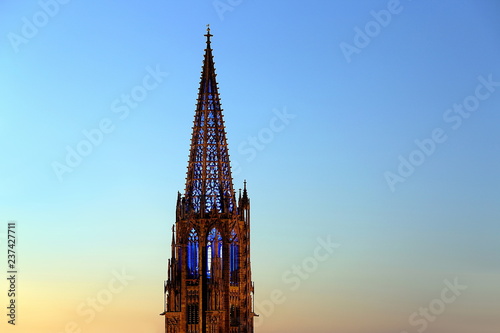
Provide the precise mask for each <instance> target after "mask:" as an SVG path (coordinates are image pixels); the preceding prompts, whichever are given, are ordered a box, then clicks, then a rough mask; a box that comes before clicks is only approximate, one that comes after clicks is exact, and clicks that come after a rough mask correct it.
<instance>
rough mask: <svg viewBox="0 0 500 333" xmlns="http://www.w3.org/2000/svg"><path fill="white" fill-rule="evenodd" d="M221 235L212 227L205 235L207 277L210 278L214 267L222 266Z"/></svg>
mask: <svg viewBox="0 0 500 333" xmlns="http://www.w3.org/2000/svg"><path fill="white" fill-rule="evenodd" d="M221 258H222V236H221V234H220V233H219V231H217V229H215V228H213V229H212V230H211V231H210V232H209V233H208V237H207V265H206V267H207V277H208V278H211V277H212V275H213V273H214V269H216V268H217V269H221V268H222V266H221V264H222V260H220V259H221Z"/></svg>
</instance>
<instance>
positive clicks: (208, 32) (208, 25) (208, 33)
mask: <svg viewBox="0 0 500 333" xmlns="http://www.w3.org/2000/svg"><path fill="white" fill-rule="evenodd" d="M205 36H206V37H207V42H208V43H209V42H210V37H212V36H213V35H212V34H211V33H210V24H207V34H206V35H205Z"/></svg>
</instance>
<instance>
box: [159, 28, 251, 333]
mask: <svg viewBox="0 0 500 333" xmlns="http://www.w3.org/2000/svg"><path fill="white" fill-rule="evenodd" d="M205 36H206V37H207V47H206V49H205V58H204V60H203V70H202V74H201V81H200V88H199V91H198V102H197V106H196V113H195V117H194V125H193V134H192V138H191V148H190V154H189V161H188V168H187V169H188V171H187V177H186V188H185V191H184V195H181V194H180V193H179V194H178V197H177V211H176V221H175V226H174V228H173V229H172V257H171V259H170V260H169V262H168V280H167V281H165V290H164V292H165V311H164V312H163V313H162V315H163V316H165V332H166V333H181V332H189V333H194V332H203V333H227V332H229V333H249V332H253V317H254V311H253V283H252V280H251V270H250V199H249V198H248V194H247V189H246V182H245V185H244V189H243V193H241V190H240V193H239V195H238V199H236V195H235V193H234V189H233V179H232V176H231V166H230V161H229V153H228V147H227V142H226V132H225V126H224V119H223V116H222V108H221V103H220V98H219V93H218V87H217V82H216V74H215V67H214V61H213V56H212V49H211V45H210V37H212V35H211V34H210V28H208V29H207V34H206V35H205Z"/></svg>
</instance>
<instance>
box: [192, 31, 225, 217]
mask: <svg viewBox="0 0 500 333" xmlns="http://www.w3.org/2000/svg"><path fill="white" fill-rule="evenodd" d="M205 36H206V37H207V48H206V49H205V59H204V61H203V71H202V74H201V81H200V88H199V92H198V103H197V106H196V114H195V119H194V126H193V135H192V138H191V151H190V155H189V163H188V171H187V177H186V191H185V197H186V199H187V200H188V202H189V205H190V208H191V209H193V210H194V211H195V212H210V211H212V210H216V211H217V212H220V213H222V212H228V211H229V212H232V211H233V209H234V205H235V203H234V190H233V185H232V177H231V166H230V163H229V153H228V147H227V142H226V133H225V130H224V119H223V116H222V108H221V104H220V98H219V93H218V88H217V81H216V74H215V68H214V61H213V56H212V49H211V46H210V37H211V36H212V35H211V34H210V32H208V33H207V34H206V35H205Z"/></svg>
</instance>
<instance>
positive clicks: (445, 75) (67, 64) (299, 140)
mask: <svg viewBox="0 0 500 333" xmlns="http://www.w3.org/2000/svg"><path fill="white" fill-rule="evenodd" d="M62 2H64V1H61V2H56V1H55V0H54V1H50V0H45V1H44V0H42V1H40V2H36V1H27V2H23V3H17V2H13V1H10V2H3V3H2V4H0V12H1V13H2V14H1V20H0V35H1V36H2V38H1V39H0V44H1V45H0V47H1V49H2V52H1V53H0V68H1V72H2V75H1V76H0V88H1V91H2V94H1V95H0V96H1V98H0V108H1V112H0V136H1V138H0V151H1V152H2V155H3V156H4V159H3V163H0V221H1V223H3V224H4V225H6V223H7V221H9V220H16V221H18V230H19V249H18V252H19V255H20V258H22V259H20V274H22V275H20V276H21V278H22V281H23V284H21V285H20V287H19V288H20V290H21V294H20V296H19V306H20V311H21V313H22V312H24V313H34V312H36V311H37V309H38V308H39V306H40V304H45V305H47V304H50V305H51V309H54V311H59V313H60V315H59V316H58V317H57V318H53V317H50V316H49V315H48V314H47V313H45V312H43V311H42V312H41V313H37V314H34V315H33V317H29V316H28V315H26V316H24V317H22V318H21V317H20V318H19V326H18V327H17V328H18V329H21V330H22V331H25V330H26V331H28V330H33V329H34V328H37V329H38V330H39V331H40V332H62V331H64V327H65V325H66V324H67V323H68V322H70V321H75V322H76V323H77V324H78V325H80V327H81V328H82V329H83V330H85V331H88V332H109V331H110V330H111V331H118V330H120V331H122V332H133V331H136V330H137V329H138V328H139V327H140V328H141V330H142V331H143V332H162V320H161V318H160V317H159V316H158V315H157V314H158V313H160V312H161V311H162V283H163V282H162V281H163V280H164V279H165V278H166V268H167V263H166V261H167V258H168V257H169V247H170V230H171V226H172V224H173V222H174V213H175V200H176V195H177V191H181V192H182V191H183V190H184V180H185V172H186V166H187V157H188V149H189V139H190V135H191V126H192V119H193V116H194V107H195V102H196V94H197V89H198V83H199V77H200V71H201V64H202V59H203V50H204V48H205V37H204V36H203V35H204V34H205V29H206V24H208V23H210V25H211V29H212V33H213V35H214V37H213V38H212V46H213V49H214V57H215V63H216V70H217V74H218V77H217V78H218V82H219V88H220V93H221V98H222V104H223V108H224V116H225V121H226V127H227V133H228V134H227V137H228V143H229V151H230V154H231V160H232V162H233V176H234V182H235V188H237V189H238V188H240V187H242V184H243V180H244V179H246V180H247V181H248V189H249V195H250V197H251V200H252V201H251V202H252V242H253V243H252V265H253V278H254V281H255V285H256V302H257V309H256V310H257V312H259V313H261V317H259V327H258V328H257V330H256V331H258V332H281V331H285V330H286V331H287V332H303V331H304V329H305V328H306V327H309V328H310V329H309V330H312V331H315V332H344V333H362V332H370V333H377V332H397V333H400V332H402V331H407V332H408V333H410V332H417V331H418V329H421V328H423V325H424V324H423V323H422V322H419V324H415V323H413V324H412V323H410V319H409V317H411V315H412V314H413V313H414V312H415V311H419V309H420V308H422V307H428V306H429V304H431V303H432V301H433V300H435V299H439V297H440V295H441V292H442V290H443V288H446V284H445V283H444V281H445V280H448V281H454V279H458V281H460V283H462V284H464V285H467V289H466V290H464V291H463V294H462V295H460V296H458V297H457V299H456V301H454V302H452V303H450V304H446V309H445V310H444V312H443V313H440V314H439V315H438V316H436V317H437V318H436V319H435V320H434V321H432V322H430V321H428V325H427V326H426V328H425V331H426V332H429V333H432V332H436V333H451V332H453V333H465V332H484V333H489V332H497V331H498V327H500V322H499V320H498V316H497V314H498V311H499V310H500V306H499V304H498V301H497V300H498V298H499V296H500V295H499V294H498V288H497V284H498V279H499V278H500V263H499V261H498V254H499V251H500V246H499V245H498V244H500V242H499V241H498V235H499V232H500V227H499V223H498V222H499V220H500V209H499V207H500V205H499V200H500V176H499V174H498V170H499V169H500V158H499V156H500V154H499V153H500V151H499V149H500V146H499V142H500V134H499V133H500V131H499V130H498V124H499V121H500V115H499V113H498V109H499V105H500V83H498V82H500V62H499V60H498V59H500V46H499V45H500V43H499V42H500V34H499V31H500V23H499V21H498V15H499V14H500V5H499V4H498V3H497V2H496V1H475V2H474V1H440V2H432V1H423V0H422V1H403V0H402V1H400V2H396V1H355V2H349V1H312V2H307V3H305V2H298V1H262V0H255V1H238V0H233V1H229V0H220V1H201V0H191V1H147V2H127V3H120V4H119V5H117V4H114V3H111V2H98V1H86V2H85V3H84V2H81V1H68V2H67V3H62ZM49 14H50V15H49ZM377 18H378V20H379V21H377ZM370 29H371V30H370ZM359 31H361V33H359ZM346 45H348V46H346ZM346 47H347V49H348V50H352V49H353V48H356V52H353V53H349V52H347V53H346V52H345V50H346ZM151 73H155V74H151ZM145 82H146V83H145ZM488 82H489V83H488ZM146 86H147V87H146ZM127 96H132V97H127ZM133 96H135V99H134V97H133ZM127 98H129V102H128V103H130V104H127V102H126V100H127ZM130 98H132V100H130ZM130 101H131V102H130ZM119 107H122V109H118V108H119ZM460 107H461V108H462V111H460V112H461V113H460V112H458V111H455V110H458V109H457V108H460ZM127 108H128V110H126V109H127ZM120 110H121V111H120ZM125 110H126V111H125ZM468 110H471V111H468ZM125 112H127V113H125ZM103 124H104V125H103ZM103 128H104V129H106V130H107V132H109V133H104V132H103V130H102V129H103ZM95 129H99V131H101V133H102V136H100V135H99V134H96V133H97V132H96V131H95ZM436 130H437V131H438V132H437V133H438V134H439V135H436V134H433V133H436V132H435V131H436ZM85 133H93V135H94V137H93V138H94V140H95V142H97V144H91V145H90V146H89V145H88V142H89V139H88V138H87V137H86V136H85ZM90 135H91V134H90ZM430 140H432V141H430ZM416 141H418V142H420V146H419V144H417V143H416ZM437 141H439V142H437ZM85 142H87V143H85ZM422 145H423V146H424V148H421V147H422ZM425 147H427V148H425ZM68 149H69V150H74V151H77V152H78V149H81V150H82V151H84V152H88V154H87V155H86V156H81V160H80V161H79V162H78V163H75V164H77V165H76V166H75V167H69V168H70V169H71V172H64V173H63V174H59V176H58V174H57V172H55V171H54V164H55V163H56V164H57V163H60V165H66V166H67V167H68V165H67V161H66V159H67V154H68ZM85 149H86V150H85ZM425 149H427V151H426V150H425ZM402 160H404V161H407V162H401V161H402ZM410 160H412V161H413V162H414V164H418V165H413V166H410V167H409V166H408V165H406V167H405V166H400V164H407V163H410V164H411V163H412V162H410ZM398 168H399V169H400V170H403V174H401V173H400V172H399V171H398ZM405 168H406V169H405ZM408 168H409V169H408ZM65 170H66V169H65ZM404 170H406V173H405V172H404ZM388 173H390V175H389V174H388ZM388 175H389V176H388ZM388 177H389V179H391V180H390V181H388ZM397 177H399V178H397ZM403 180H404V181H403ZM391 182H392V185H391ZM1 233H2V231H0V234H1ZM1 237H2V236H1V235H0V241H4V239H2V238H1ZM328 237H330V238H331V240H333V241H334V242H336V243H338V244H340V247H338V248H335V250H334V251H333V252H332V253H328V254H329V256H328V258H327V259H326V260H324V261H319V260H317V258H316V257H315V256H314V254H315V250H316V249H317V248H318V246H320V244H322V243H321V242H322V241H323V242H324V241H325V239H327V238H328ZM318 238H319V239H321V240H318ZM3 244H4V242H2V244H0V246H4V245H3ZM314 262H316V264H317V265H314V266H308V265H313V264H314ZM3 265H4V263H2V265H1V266H0V267H4V266H3ZM295 265H297V266H299V267H303V266H304V265H306V269H307V267H309V269H310V270H311V272H309V273H308V274H307V278H305V277H304V278H302V277H301V278H300V279H299V281H300V286H299V287H298V288H297V289H296V290H292V288H291V287H292V286H293V285H294V284H292V283H290V282H287V280H286V278H284V276H288V277H290V276H294V277H296V278H297V277H298V276H299V275H297V274H295V273H290V272H293V267H294V266H295ZM121 269H125V270H126V271H127V272H129V274H131V275H133V276H134V277H135V279H134V280H133V281H131V282H130V284H129V285H127V286H126V287H125V288H124V290H123V292H121V293H120V294H117V295H115V297H114V299H113V301H112V302H110V303H109V304H106V306H105V307H104V309H103V310H102V311H98V313H97V315H96V318H95V319H93V320H91V321H90V322H89V323H87V322H85V320H84V317H83V316H81V314H78V313H77V311H76V309H77V308H78V306H79V304H81V302H84V301H85V300H86V299H87V298H88V297H92V295H96V294H98V293H99V291H100V290H102V289H103V288H105V287H106V285H107V283H108V281H109V279H111V278H112V277H113V272H114V271H115V270H118V271H120V270H121ZM290 274H292V275H290ZM294 281H297V280H294ZM0 286H2V287H3V285H2V284H0ZM5 286H6V284H5ZM56 289H57V290H58V292H57V293H56V294H57V295H54V293H52V292H51V291H52V290H56ZM273 290H275V291H276V290H278V291H281V292H282V295H283V297H281V298H280V302H275V301H270V300H272V299H273V298H272V297H271V295H272V292H273ZM1 299H2V302H3V298H1ZM269 302H271V303H273V304H274V305H273V306H272V307H271V305H269V304H270V303H269ZM277 303H279V304H277ZM305 304H307V307H305V306H304V305H305ZM271 308H273V309H271ZM47 311H48V310H47ZM124 317H125V318H127V320H123V318H124ZM41 323H43V325H42V324H41ZM0 326H1V327H4V326H7V325H6V324H5V323H4V322H2V323H1V324H0Z"/></svg>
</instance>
